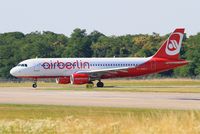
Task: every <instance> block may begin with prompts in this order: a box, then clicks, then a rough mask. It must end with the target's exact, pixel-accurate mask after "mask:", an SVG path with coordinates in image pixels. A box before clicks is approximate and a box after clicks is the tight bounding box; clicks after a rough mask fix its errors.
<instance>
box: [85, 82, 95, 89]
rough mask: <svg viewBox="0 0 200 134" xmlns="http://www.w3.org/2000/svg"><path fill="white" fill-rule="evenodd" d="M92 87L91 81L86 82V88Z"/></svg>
mask: <svg viewBox="0 0 200 134" xmlns="http://www.w3.org/2000/svg"><path fill="white" fill-rule="evenodd" d="M93 87H94V83H93V82H92V81H90V82H88V84H87V85H86V88H93Z"/></svg>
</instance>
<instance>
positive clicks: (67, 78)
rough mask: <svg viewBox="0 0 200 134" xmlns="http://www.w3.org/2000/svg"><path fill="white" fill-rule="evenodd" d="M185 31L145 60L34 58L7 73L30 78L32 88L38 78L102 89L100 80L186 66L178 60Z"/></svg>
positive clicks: (178, 30)
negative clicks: (54, 79)
mask: <svg viewBox="0 0 200 134" xmlns="http://www.w3.org/2000/svg"><path fill="white" fill-rule="evenodd" d="M183 37H184V28H178V29H176V30H175V31H174V32H173V33H171V35H170V36H169V38H168V39H167V40H166V41H165V42H164V43H163V44H162V45H161V47H160V49H159V50H158V51H157V52H156V53H155V54H154V55H153V56H151V57H147V58H132V57H128V58H35V59H28V60H24V61H22V62H20V63H19V64H18V65H17V66H15V67H14V68H12V69H11V70H10V74H11V75H13V76H15V77H18V78H32V79H33V80H34V82H33V85H32V86H33V88H36V87H37V80H38V79H40V78H56V82H57V83H58V84H69V83H71V84H77V85H80V84H91V85H94V84H93V81H95V80H97V81H98V82H97V84H96V86H97V87H104V83H103V82H102V79H109V78H120V77H136V76H142V75H148V74H153V73H158V72H163V71H167V70H170V69H174V68H177V67H180V66H183V65H186V64H188V61H186V60H184V59H180V58H179V57H180V49H181V46H182V40H183Z"/></svg>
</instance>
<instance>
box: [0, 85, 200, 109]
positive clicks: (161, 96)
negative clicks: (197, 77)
mask: <svg viewBox="0 0 200 134" xmlns="http://www.w3.org/2000/svg"><path fill="white" fill-rule="evenodd" d="M0 104H44V105H66V106H96V107H99V106H102V107H129V108H157V109H185V110H187V109H194V110H199V109H200V93H153V92H116V91H64V90H45V89H43V88H40V90H37V89H33V88H31V87H0Z"/></svg>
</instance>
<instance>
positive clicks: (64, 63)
mask: <svg viewBox="0 0 200 134" xmlns="http://www.w3.org/2000/svg"><path fill="white" fill-rule="evenodd" d="M150 59H151V57H149V58H36V59H28V60H25V61H22V62H20V63H19V65H18V66H16V67H14V68H13V69H12V70H11V71H10V73H11V74H12V75H14V76H17V77H32V76H38V77H59V76H70V75H72V74H74V73H76V72H78V71H88V70H99V69H112V68H121V67H137V66H138V65H141V64H144V63H145V62H147V61H149V60H150Z"/></svg>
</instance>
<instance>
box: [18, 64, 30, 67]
mask: <svg viewBox="0 0 200 134" xmlns="http://www.w3.org/2000/svg"><path fill="white" fill-rule="evenodd" d="M17 66H20V67H28V65H27V64H18V65H17Z"/></svg>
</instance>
